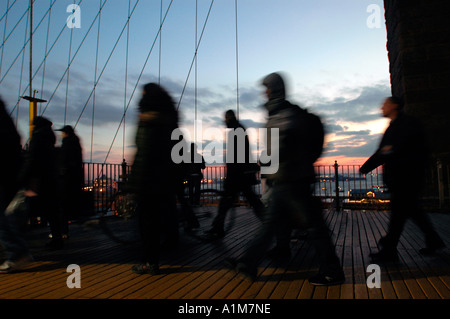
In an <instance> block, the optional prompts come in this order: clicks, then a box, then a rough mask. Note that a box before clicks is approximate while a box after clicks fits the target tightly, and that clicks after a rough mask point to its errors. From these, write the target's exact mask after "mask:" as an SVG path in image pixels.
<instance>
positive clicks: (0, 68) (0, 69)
mask: <svg viewBox="0 0 450 319" xmlns="http://www.w3.org/2000/svg"><path fill="white" fill-rule="evenodd" d="M6 7H7V8H8V9H7V10H6V13H5V14H4V15H3V16H6V18H5V26H4V28H3V42H5V37H6V26H7V25H8V12H9V0H8V2H7V4H6ZM0 21H1V20H0ZM4 50H5V48H4V47H2V54H1V56H0V75H1V74H2V65H3V51H4Z"/></svg>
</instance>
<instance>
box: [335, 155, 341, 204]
mask: <svg viewBox="0 0 450 319" xmlns="http://www.w3.org/2000/svg"><path fill="white" fill-rule="evenodd" d="M334 187H335V197H334V208H335V209H336V210H340V209H341V203H340V202H341V201H340V198H339V164H338V162H337V161H334Z"/></svg>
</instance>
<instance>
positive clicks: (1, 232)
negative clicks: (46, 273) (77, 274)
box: [0, 99, 33, 273]
mask: <svg viewBox="0 0 450 319" xmlns="http://www.w3.org/2000/svg"><path fill="white" fill-rule="evenodd" d="M0 149H1V150H2V154H3V156H1V158H0V167H1V168H2V178H1V179H0V244H1V246H2V247H3V249H4V251H5V254H6V261H4V262H3V263H2V264H1V265H0V273H11V272H14V271H17V270H19V269H20V268H21V267H23V266H25V265H26V264H28V263H29V262H31V261H32V260H33V258H32V257H31V254H30V251H29V249H28V243H27V241H26V239H25V237H24V234H23V232H22V229H21V228H22V226H21V224H22V223H23V221H21V220H17V219H15V216H10V217H9V216H6V215H5V209H6V207H7V206H8V204H9V203H10V202H11V200H12V199H13V197H14V195H15V194H16V193H17V191H18V190H19V185H18V182H17V179H18V174H19V170H20V168H21V163H22V155H21V153H22V146H21V143H20V135H19V133H18V132H17V130H16V127H15V126H14V123H13V121H12V119H11V117H10V116H9V114H8V113H7V111H6V107H5V105H4V103H3V101H2V100H1V99H0ZM13 215H14V214H13Z"/></svg>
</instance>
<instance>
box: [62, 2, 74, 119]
mask: <svg viewBox="0 0 450 319" xmlns="http://www.w3.org/2000/svg"><path fill="white" fill-rule="evenodd" d="M73 4H75V0H73ZM73 29H74V28H71V29H70V40H69V58H68V60H67V77H66V102H65V104H64V125H66V121H67V97H68V95H69V77H70V65H71V60H70V58H71V55H72V39H73Z"/></svg>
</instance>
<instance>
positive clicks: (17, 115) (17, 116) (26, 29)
mask: <svg viewBox="0 0 450 319" xmlns="http://www.w3.org/2000/svg"><path fill="white" fill-rule="evenodd" d="M30 5H31V0H30ZM30 5H29V6H28V10H27V11H28V14H27V22H26V25H25V39H24V41H23V47H24V48H25V46H26V43H27V42H28V41H27V35H28V22H29V18H30V11H31V10H30V8H31V6H30ZM30 36H31V35H30ZM24 63H25V50H22V65H21V67H20V77H19V92H18V95H19V96H18V97H17V100H18V102H17V111H16V126H17V125H18V124H19V122H18V120H19V108H20V100H21V98H20V91H21V89H22V77H23V65H24ZM30 91H31V90H30Z"/></svg>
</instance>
